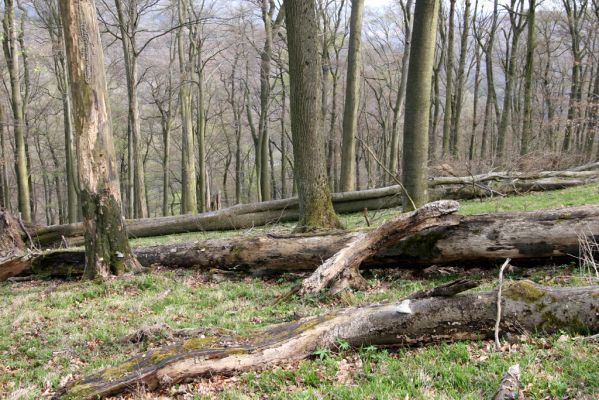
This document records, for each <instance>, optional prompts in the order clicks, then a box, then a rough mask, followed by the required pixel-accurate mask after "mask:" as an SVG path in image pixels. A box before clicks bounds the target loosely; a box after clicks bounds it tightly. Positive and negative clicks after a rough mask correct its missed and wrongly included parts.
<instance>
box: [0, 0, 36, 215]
mask: <svg viewBox="0 0 599 400" xmlns="http://www.w3.org/2000/svg"><path fill="white" fill-rule="evenodd" d="M4 5H5V7H4V19H3V20H2V26H3V28H4V35H3V38H2V39H3V40H2V47H3V50H4V57H5V59H6V63H7V64H8V74H9V77H10V89H11V100H10V101H11V104H12V111H13V119H14V135H15V146H16V152H15V169H16V178H17V193H18V203H19V212H20V213H21V218H22V219H23V221H25V222H27V223H29V222H31V221H32V215H31V205H30V202H31V199H30V192H29V189H30V187H29V173H28V163H27V155H26V153H27V151H26V146H27V144H26V139H25V118H24V115H23V110H24V107H23V104H26V102H23V96H22V94H21V80H20V78H19V76H20V71H19V53H20V52H19V49H18V39H17V36H18V31H17V26H16V23H15V8H14V2H13V0H4Z"/></svg>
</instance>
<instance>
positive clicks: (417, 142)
mask: <svg viewBox="0 0 599 400" xmlns="http://www.w3.org/2000/svg"><path fill="white" fill-rule="evenodd" d="M438 7H439V1H437V0H421V1H417V2H416V9H415V12H414V21H415V23H414V33H413V39H412V47H411V50H410V68H409V71H408V86H407V91H406V100H407V101H406V112H405V120H404V139H403V143H404V147H403V157H402V182H403V186H404V187H405V190H406V193H404V201H403V204H404V209H407V210H410V209H415V208H417V207H419V206H421V205H423V204H425V203H426V202H427V201H428V184H427V178H428V163H427V161H428V158H427V157H428V129H429V111H430V106H431V99H430V94H431V83H432V82H431V80H432V78H431V75H432V71H433V64H434V62H435V39H436V37H437V18H438V15H439V10H438Z"/></svg>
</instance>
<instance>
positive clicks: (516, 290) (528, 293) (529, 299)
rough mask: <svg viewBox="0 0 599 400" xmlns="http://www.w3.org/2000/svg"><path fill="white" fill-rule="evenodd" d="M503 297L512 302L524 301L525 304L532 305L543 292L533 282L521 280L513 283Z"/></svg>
mask: <svg viewBox="0 0 599 400" xmlns="http://www.w3.org/2000/svg"><path fill="white" fill-rule="evenodd" d="M504 294H505V297H507V298H508V299H511V300H514V301H524V302H526V303H533V302H535V301H537V300H539V299H540V298H542V297H543V296H544V295H545V292H544V291H543V290H541V289H539V287H538V286H537V285H535V284H534V282H531V281H528V280H522V281H518V282H515V283H513V284H512V285H510V287H508V288H507V289H506V290H505V292H504Z"/></svg>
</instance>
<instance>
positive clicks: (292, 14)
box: [283, 0, 340, 230]
mask: <svg viewBox="0 0 599 400" xmlns="http://www.w3.org/2000/svg"><path fill="white" fill-rule="evenodd" d="M283 4H284V7H285V19H286V22H287V41H288V49H289V78H290V87H291V97H290V98H291V130H292V136H293V155H294V163H295V176H296V179H295V180H296V182H297V185H298V193H299V207H300V221H299V224H298V229H299V230H310V229H316V228H332V227H338V226H340V223H339V220H338V218H337V215H336V214H335V211H334V210H333V203H332V201H331V191H330V187H329V183H328V179H327V172H326V159H325V154H324V147H325V146H324V136H323V133H322V130H321V129H320V124H321V118H320V96H321V95H322V94H321V88H320V82H321V77H320V74H321V73H322V70H321V66H320V55H319V49H318V47H319V42H318V40H317V37H318V20H317V17H316V7H315V1H314V0H302V1H296V0H285V1H284V3H283Z"/></svg>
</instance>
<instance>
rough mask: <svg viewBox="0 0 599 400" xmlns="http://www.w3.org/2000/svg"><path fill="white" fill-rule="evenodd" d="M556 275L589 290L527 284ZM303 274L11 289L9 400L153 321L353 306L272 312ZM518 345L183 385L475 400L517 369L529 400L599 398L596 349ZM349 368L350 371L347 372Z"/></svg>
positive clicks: (409, 352)
mask: <svg viewBox="0 0 599 400" xmlns="http://www.w3.org/2000/svg"><path fill="white" fill-rule="evenodd" d="M555 276H562V278H560V279H554V280H553V281H559V282H560V284H564V282H565V284H567V285H581V284H588V283H589V280H588V279H587V278H586V277H585V276H584V275H582V274H581V273H580V272H579V271H578V270H577V269H573V267H556V268H553V269H542V270H538V271H533V272H532V275H531V276H529V277H528V278H529V279H533V280H535V281H537V282H544V283H547V282H549V283H551V282H553V281H551V280H549V278H550V277H555ZM481 277H482V279H483V280H484V282H485V283H484V284H483V285H482V286H481V288H479V289H478V290H483V289H485V290H486V289H490V288H491V287H493V285H494V274H493V273H489V274H486V275H485V274H483V275H481ZM564 277H565V278H564ZM453 278H455V277H452V276H448V277H443V278H439V279H434V280H431V281H423V280H406V279H401V278H399V277H398V276H395V275H394V274H392V273H391V274H390V273H387V272H385V273H382V272H378V273H377V272H376V271H375V272H374V273H373V274H372V275H371V276H369V280H370V283H371V285H372V289H371V290H369V291H367V292H363V293H357V294H356V295H355V297H353V298H350V300H349V302H350V303H351V304H355V305H359V304H367V303H372V302H380V301H390V300H394V299H398V298H401V297H402V296H405V295H406V294H408V293H411V292H413V291H414V290H418V289H421V288H424V287H431V286H434V285H436V284H439V283H442V282H446V281H448V280H451V279H453ZM297 279H299V277H297V276H287V277H280V278H277V279H276V280H271V281H264V280H261V279H254V278H246V279H244V280H242V281H239V282H230V281H225V282H222V283H219V284H215V283H213V282H211V281H209V280H208V279H207V276H205V275H202V274H200V273H197V272H191V271H182V270H168V271H157V272H153V273H151V274H146V275H138V276H129V277H120V278H114V279H110V280H107V281H105V282H60V281H34V282H24V283H15V284H10V283H2V284H0V360H1V361H0V398H5V397H7V398H22V399H38V398H41V397H43V393H44V392H45V391H46V390H49V391H52V390H54V389H56V388H57V387H58V385H59V383H60V381H61V379H62V378H64V377H68V376H80V375H85V374H89V373H91V372H94V371H97V370H98V369H101V368H105V367H108V366H112V365H115V364H117V363H119V362H122V361H124V360H126V359H127V358H128V357H130V356H133V355H135V354H137V353H138V352H140V351H143V350H146V349H147V348H148V347H156V346H159V345H163V344H165V339H163V338H161V337H158V338H155V339H154V340H153V341H151V342H150V343H148V344H145V345H136V344H131V343H124V342H123V341H122V338H123V337H125V336H126V335H128V334H130V333H132V332H134V331H136V330H138V329H140V328H141V327H144V326H150V325H154V324H157V323H164V324H166V325H168V326H170V327H172V328H186V327H206V328H209V327H214V328H222V329H227V330H232V331H235V332H237V333H239V334H241V335H248V334H251V333H252V332H255V331H256V330H257V329H259V328H260V327H263V326H267V325H270V324H274V323H280V322H285V321H289V320H293V319H296V318H298V317H303V316H309V315H316V314H321V313H323V312H326V311H328V310H334V309H337V308H340V307H343V306H345V305H346V304H343V302H342V301H338V300H334V299H331V298H329V297H327V296H326V295H323V296H319V297H306V298H304V299H298V298H294V299H292V300H291V301H290V302H289V303H283V304H279V305H273V300H274V299H275V298H276V297H277V296H279V295H280V294H282V293H285V292H286V291H287V290H289V288H290V287H291V286H292V285H293V284H295V283H296V282H297ZM516 346H517V347H515V348H513V349H512V350H511V351H510V352H508V353H506V354H503V355H500V354H497V353H494V352H493V351H489V349H490V348H491V347H492V346H491V342H480V343H470V344H469V343H455V344H448V345H446V344H441V345H435V346H430V347H427V348H423V349H400V350H386V349H377V348H374V347H369V348H365V349H356V350H352V349H345V347H344V346H342V345H340V346H339V347H340V348H342V349H344V350H340V351H337V352H335V351H333V352H329V351H324V352H321V353H320V354H318V355H317V356H315V357H314V358H313V359H310V360H306V361H302V362H300V363H297V364H294V365H291V366H283V367H281V368H275V369H272V370H267V371H262V372H248V373H244V374H242V375H241V376H240V377H237V378H235V379H233V380H231V379H228V380H223V381H222V382H220V381H218V380H217V381H216V383H215V381H214V380H202V381H199V382H197V383H194V384H188V385H181V386H179V387H178V389H177V390H187V391H188V392H191V393H193V396H194V397H191V398H223V399H226V398H230V399H238V398H239V399H242V398H243V399H246V398H251V399H257V398H266V397H267V398H289V399H313V398H314V399H316V398H323V397H324V398H339V399H361V398H373V399H382V398H389V399H391V398H402V399H403V398H406V396H408V398H421V399H426V398H451V399H477V398H481V397H486V398H488V397H489V396H490V395H491V393H492V392H493V390H494V389H495V387H496V385H497V383H498V382H499V380H500V379H501V375H502V374H503V372H504V371H505V370H506V369H507V367H508V366H509V365H511V364H512V363H515V362H519V363H520V364H521V367H522V368H523V382H524V383H525V385H527V386H526V387H527V389H526V390H527V392H526V393H527V398H532V399H536V398H538V399H541V398H546V397H547V396H549V397H551V398H553V397H555V398H558V397H559V398H562V397H564V396H570V397H571V398H572V397H574V398H581V397H580V396H582V395H585V394H589V395H590V394H592V393H598V392H599V380H597V379H596V377H597V376H599V352H598V351H597V348H596V346H595V347H594V348H593V347H592V346H591V345H590V344H585V343H584V342H582V341H580V340H577V339H573V338H570V337H568V338H567V340H564V339H563V338H562V339H560V335H555V336H552V337H549V338H548V339H542V338H538V337H532V338H527V339H525V340H524V341H523V342H521V343H520V342H518V343H517V345H516ZM514 350H517V351H514ZM343 360H346V361H343ZM344 365H345V369H347V371H346V372H345V373H343V372H340V369H341V370H343V369H344ZM219 382H220V383H219ZM167 392H168V390H167ZM199 393H205V394H206V395H205V396H203V397H202V396H201V395H200V394H199ZM333 393H334V395H333ZM10 396H13V397H10ZM156 396H158V395H156ZM577 396H578V397H577Z"/></svg>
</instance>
